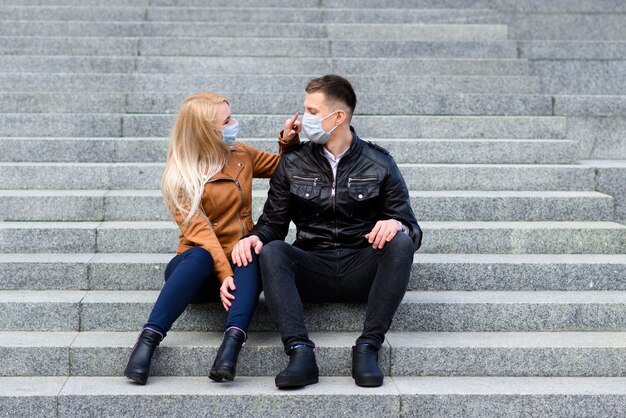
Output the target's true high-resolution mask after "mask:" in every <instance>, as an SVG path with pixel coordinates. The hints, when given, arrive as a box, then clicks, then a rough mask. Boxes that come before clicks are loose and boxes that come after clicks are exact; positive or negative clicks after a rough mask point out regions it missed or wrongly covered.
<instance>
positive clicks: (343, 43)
mask: <svg viewBox="0 0 626 418" xmlns="http://www.w3.org/2000/svg"><path fill="white" fill-rule="evenodd" d="M197 40H198V38H194V37H185V38H183V37H177V38H173V37H157V36H152V37H144V38H138V37H116V38H112V37H78V36H72V37H36V36H32V37H31V36H0V45H1V46H2V47H1V48H0V54H1V55H100V56H102V55H131V56H132V55H143V56H220V57H246V56H248V57H250V56H253V57H254V56H263V57H267V56H270V57H284V56H288V57H342V58H343V57H361V58H362V57H376V58H380V57H396V58H404V57H406V56H412V57H414V58H518V53H517V43H516V42H512V41H489V42H472V41H393V40H391V41H385V40H378V41H371V40H367V41H366V40H328V39H319V38H315V39H300V38H259V37H256V38H226V37H222V38H216V37H213V38H203V42H197ZM305 41H306V42H305ZM225 43H227V44H228V45H229V48H224V47H223V45H224V44H225Z"/></svg>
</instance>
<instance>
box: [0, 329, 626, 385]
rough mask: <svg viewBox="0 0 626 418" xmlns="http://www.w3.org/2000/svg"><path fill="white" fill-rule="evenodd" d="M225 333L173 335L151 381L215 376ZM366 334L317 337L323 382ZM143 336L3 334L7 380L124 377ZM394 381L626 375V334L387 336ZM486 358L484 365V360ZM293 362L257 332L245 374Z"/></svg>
mask: <svg viewBox="0 0 626 418" xmlns="http://www.w3.org/2000/svg"><path fill="white" fill-rule="evenodd" d="M222 335H223V334H222V333H221V332H209V333H206V332H172V333H171V334H169V335H168V336H167V338H166V339H165V340H164V341H163V342H162V343H161V345H160V346H159V348H158V349H157V351H156V353H155V357H154V362H153V364H152V368H151V370H150V374H151V376H208V374H209V369H210V366H211V360H212V359H213V358H214V357H215V355H216V354H217V350H218V348H219V346H220V343H221V340H222ZM358 336H359V333H347V332H341V333H337V332H334V333H333V332H317V333H312V334H311V339H312V340H313V341H314V342H315V343H316V346H317V347H316V357H317V361H318V363H319V366H320V375H322V376H350V372H351V364H350V347H351V346H352V345H353V344H354V341H355V340H356V339H357V337H358ZM136 339H137V332H19V331H18V332H0V341H1V342H0V351H2V352H3V353H4V358H5V359H7V366H8V367H5V368H3V369H2V370H1V371H0V373H1V375H2V376H68V375H69V376H122V375H123V371H124V367H125V366H126V362H127V360H128V356H129V355H130V352H131V350H132V347H133V345H134V344H135V341H136ZM385 339H386V341H385V344H384V346H383V349H382V350H381V351H380V356H379V365H380V366H381V370H382V371H383V373H384V374H385V375H387V376H389V375H392V376H520V377H522V376H572V377H574V376H587V377H591V376H598V377H608V376H614V377H619V376H626V362H624V361H623V358H624V354H625V353H626V333H624V332H519V333H513V332H488V333H482V332H471V333H457V332H453V333H431V332H414V333H396V332H390V333H388V334H387V335H386V336H385ZM476 359H480V360H478V361H477V360H476ZM284 363H285V356H284V352H283V347H282V342H281V340H280V336H279V335H278V333H267V332H260V333H250V335H249V338H248V340H247V341H246V345H245V347H244V348H243V350H242V352H241V356H240V360H239V362H238V365H237V366H238V367H237V376H238V377H239V376H273V375H276V374H278V373H279V372H280V371H281V370H282V369H283V368H284Z"/></svg>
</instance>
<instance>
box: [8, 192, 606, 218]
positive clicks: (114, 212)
mask: <svg viewBox="0 0 626 418" xmlns="http://www.w3.org/2000/svg"><path fill="white" fill-rule="evenodd" d="M266 198H267V191H266V190H255V191H253V193H252V208H253V213H252V217H253V219H254V220H255V222H256V219H257V218H258V216H260V214H261V211H262V210H263V206H264V204H265V200H266ZM410 200H411V206H412V207H413V208H414V210H415V213H416V214H418V215H417V216H418V217H419V220H420V222H423V221H610V220H613V217H614V210H615V209H614V201H613V199H612V197H611V196H609V195H606V194H602V193H598V192H544V191H539V192H522V191H517V192H508V191H504V192H502V191H493V192H481V191H433V192H419V191H414V192H410ZM23 208H28V211H26V212H25V211H24V210H23ZM0 219H2V220H3V221H169V220H170V219H171V215H170V214H169V212H168V211H167V209H166V207H165V204H164V203H163V195H162V193H161V191H160V190H146V191H138V190H119V191H107V190H0Z"/></svg>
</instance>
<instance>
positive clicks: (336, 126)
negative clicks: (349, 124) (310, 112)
mask: <svg viewBox="0 0 626 418" xmlns="http://www.w3.org/2000/svg"><path fill="white" fill-rule="evenodd" d="M337 112H339V110H335V111H334V112H333V113H331V114H329V115H327V116H326V117H325V118H324V119H326V118H329V117H331V116H332V115H334V114H335V113H337ZM324 119H322V120H324ZM338 127H339V125H335V127H334V128H333V129H331V130H330V131H329V132H328V135H330V134H332V133H333V131H334V130H335V129H337V128H338ZM322 130H323V129H322Z"/></svg>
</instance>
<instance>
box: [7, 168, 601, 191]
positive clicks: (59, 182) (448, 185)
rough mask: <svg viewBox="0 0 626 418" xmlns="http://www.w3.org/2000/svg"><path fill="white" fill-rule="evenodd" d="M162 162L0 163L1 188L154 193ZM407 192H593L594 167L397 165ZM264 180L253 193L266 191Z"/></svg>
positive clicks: (258, 183) (157, 185)
mask: <svg viewBox="0 0 626 418" xmlns="http://www.w3.org/2000/svg"><path fill="white" fill-rule="evenodd" d="M164 166H165V164H164V163H0V174H1V175H0V189H16V190H26V189H33V190H49V189H53V190H93V189H106V190H109V189H112V190H125V189H133V190H135V189H137V190H156V189H159V188H160V187H161V186H160V181H161V175H162V174H163V168H164ZM399 168H400V172H401V173H402V175H403V176H404V180H405V182H406V185H407V187H408V188H409V190H416V191H417V190H420V191H437V190H439V191H442V190H482V191H497V190H509V191H522V190H523V191H542V190H551V191H591V190H594V189H595V179H596V174H595V170H594V168H593V167H587V166H582V165H557V164H554V165H539V164H538V165H531V164H526V165H522V164H519V165H518V164H399ZM268 184H269V181H268V180H267V179H254V180H253V182H252V188H253V189H257V190H258V189H262V190H266V189H267V188H268Z"/></svg>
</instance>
